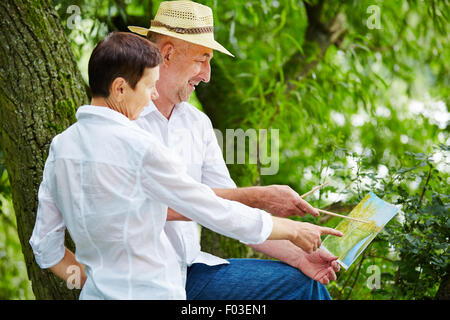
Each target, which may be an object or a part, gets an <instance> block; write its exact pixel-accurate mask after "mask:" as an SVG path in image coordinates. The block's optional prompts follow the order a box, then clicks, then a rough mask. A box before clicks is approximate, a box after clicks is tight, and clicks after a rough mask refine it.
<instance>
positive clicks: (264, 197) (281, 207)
mask: <svg viewBox="0 0 450 320" xmlns="http://www.w3.org/2000/svg"><path fill="white" fill-rule="evenodd" d="M261 188H262V189H261V197H260V201H261V209H264V210H266V211H268V212H270V213H271V214H273V215H274V216H277V217H282V218H284V217H289V216H296V215H299V216H301V217H303V216H305V214H307V213H309V214H310V215H312V216H314V217H318V216H319V211H317V209H315V208H313V207H312V206H311V205H310V204H309V203H308V202H306V201H305V200H303V199H302V198H301V197H300V195H299V194H298V193H297V192H295V191H294V190H292V189H291V188H290V187H289V186H282V185H271V186H266V187H261Z"/></svg>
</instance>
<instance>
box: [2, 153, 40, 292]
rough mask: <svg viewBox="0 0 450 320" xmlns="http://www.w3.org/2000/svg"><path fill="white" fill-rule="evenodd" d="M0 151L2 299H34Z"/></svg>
mask: <svg viewBox="0 0 450 320" xmlns="http://www.w3.org/2000/svg"><path fill="white" fill-rule="evenodd" d="M2 163H3V162H2V153H1V151H0V278H1V279H2V281H0V299H33V298H34V295H33V292H32V290H31V283H30V281H29V280H28V276H27V270H26V267H25V263H24V259H23V254H22V248H21V245H20V241H19V237H18V235H17V225H16V221H15V220H16V219H15V216H14V210H13V208H12V202H11V188H10V186H9V181H8V175H7V173H6V170H5V168H4V167H3V165H2Z"/></svg>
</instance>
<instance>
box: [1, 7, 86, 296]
mask: <svg viewBox="0 0 450 320" xmlns="http://www.w3.org/2000/svg"><path fill="white" fill-rule="evenodd" d="M0 14H1V16H2V19H1V21H0V43H1V46H0V50H1V52H0V84H1V86H0V145H1V147H2V149H3V153H4V156H5V166H6V168H7V170H8V175H9V179H10V184H11V191H12V199H13V204H14V210H15V213H16V219H17V228H18V234H19V239H20V242H21V244H22V252H23V255H24V258H25V262H26V266H27V271H28V276H29V279H30V280H31V282H32V287H33V292H34V294H35V297H36V298H37V299H76V298H77V297H78V294H79V292H78V291H77V290H69V289H67V287H66V284H65V283H63V282H62V281H60V280H59V279H57V278H56V277H55V276H53V274H52V273H51V272H49V271H48V270H42V269H40V268H39V267H38V266H37V264H36V263H35V261H34V255H33V252H32V250H31V247H30V245H29V243H28V241H29V239H30V236H31V233H32V231H33V227H34V223H35V218H36V211H37V194H38V188H39V184H40V182H41V180H42V171H43V168H44V164H45V160H46V158H47V155H48V148H49V145H50V142H51V140H52V138H53V137H54V136H55V135H56V134H58V133H59V132H61V131H63V130H64V129H65V128H67V127H68V126H69V125H70V124H71V123H73V122H74V121H75V120H76V119H75V110H76V108H77V107H78V106H80V105H82V104H84V103H87V95H86V91H85V87H84V84H83V80H82V78H81V75H80V74H79V71H78V69H77V65H76V62H75V59H74V57H73V53H72V51H71V48H70V44H69V42H68V41H67V39H66V37H65V35H64V32H63V27H62V24H61V22H60V20H59V17H58V15H57V13H56V12H55V10H54V8H53V4H52V2H51V1H49V0H44V1H41V0H33V1H24V0H4V1H0ZM66 239H68V240H67V241H66V242H67V243H66V245H67V246H68V247H69V248H70V249H71V250H73V249H74V248H73V244H72V242H71V240H70V238H69V237H68V235H67V236H66Z"/></svg>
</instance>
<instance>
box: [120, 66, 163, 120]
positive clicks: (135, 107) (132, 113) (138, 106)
mask: <svg viewBox="0 0 450 320" xmlns="http://www.w3.org/2000/svg"><path fill="white" fill-rule="evenodd" d="M158 79H159V66H156V67H154V68H146V69H145V70H144V73H143V74H142V77H141V79H140V80H139V81H138V83H137V84H136V86H135V88H134V89H131V88H129V90H127V94H126V96H125V97H124V98H125V101H126V105H127V106H128V109H129V110H127V111H128V114H129V118H130V119H131V120H136V119H137V118H138V117H139V114H140V113H141V111H142V110H143V109H144V107H145V106H147V105H148V104H149V103H150V100H156V99H158V96H159V95H158V91H157V90H156V82H157V81H158Z"/></svg>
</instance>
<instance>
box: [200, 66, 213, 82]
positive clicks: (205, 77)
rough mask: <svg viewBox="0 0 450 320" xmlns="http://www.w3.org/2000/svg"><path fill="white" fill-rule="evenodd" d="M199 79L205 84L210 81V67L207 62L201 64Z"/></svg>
mask: <svg viewBox="0 0 450 320" xmlns="http://www.w3.org/2000/svg"><path fill="white" fill-rule="evenodd" d="M200 77H201V79H202V81H203V82H205V83H208V82H209V80H210V79H211V65H210V64H209V61H208V62H205V63H204V64H203V66H202V71H201V74H200Z"/></svg>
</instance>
